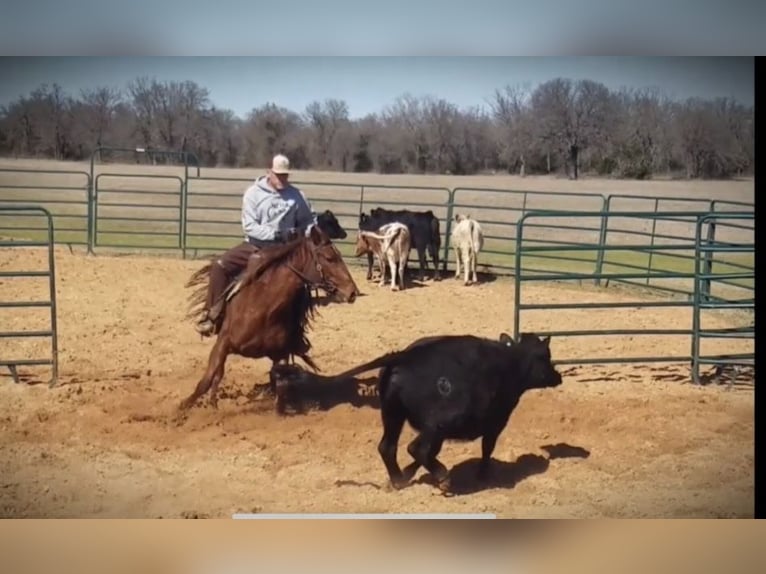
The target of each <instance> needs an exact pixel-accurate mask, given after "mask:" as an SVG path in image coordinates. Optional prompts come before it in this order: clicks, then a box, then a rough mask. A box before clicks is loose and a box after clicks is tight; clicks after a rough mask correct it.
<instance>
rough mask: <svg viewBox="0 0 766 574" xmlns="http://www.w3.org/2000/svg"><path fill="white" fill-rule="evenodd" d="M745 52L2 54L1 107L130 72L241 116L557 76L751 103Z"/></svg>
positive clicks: (120, 80) (368, 106)
mask: <svg viewBox="0 0 766 574" xmlns="http://www.w3.org/2000/svg"><path fill="white" fill-rule="evenodd" d="M753 66H754V63H753V58H751V57H672V58H666V57H576V56H571V57H175V58H174V57H60V58H44V57H41V58H0V105H3V104H7V103H9V102H11V101H13V100H15V99H17V98H18V97H19V96H22V95H27V94H29V92H31V91H32V90H33V89H35V88H37V87H38V86H40V84H42V83H48V84H53V83H58V84H60V85H61V86H62V87H63V88H64V89H65V90H66V91H67V92H69V93H70V94H71V95H78V94H79V90H80V89H83V88H93V87H97V86H103V85H108V86H113V87H119V88H124V86H125V85H126V84H127V83H128V82H129V81H130V80H132V79H134V78H136V77H137V76H148V77H150V78H151V77H154V78H156V79H157V80H160V81H164V80H193V81H195V82H197V83H198V84H200V85H201V86H203V87H206V88H208V90H209V92H210V100H211V102H212V103H213V104H215V105H216V106H217V107H220V108H226V109H230V110H232V111H234V112H235V113H236V114H237V115H239V116H240V117H244V116H245V115H246V114H247V113H248V112H249V111H250V110H252V109H253V108H255V107H258V106H261V105H263V104H265V103H267V102H274V103H276V104H277V105H280V106H283V107H286V108H289V109H292V110H294V111H298V112H302V111H303V110H304V108H305V107H306V105H307V104H308V103H310V102H311V101H313V100H324V99H325V98H338V99H343V100H345V101H346V102H347V104H348V106H349V112H350V115H351V117H353V118H357V117H362V116H364V115H366V114H368V113H373V112H378V111H380V110H381V109H382V108H384V107H385V106H387V105H389V104H391V103H393V101H394V100H395V98H396V97H398V96H400V95H402V94H404V93H410V94H412V95H414V96H424V95H433V96H436V97H441V98H444V99H446V100H448V101H450V102H452V103H454V104H456V105H458V106H460V107H468V106H474V105H483V104H486V102H487V100H488V99H489V98H490V97H491V96H492V94H493V93H494V91H495V89H498V88H502V87H503V86H505V85H521V84H529V85H530V86H532V87H533V86H534V85H536V84H538V83H541V82H544V81H546V80H550V79H552V78H555V77H567V78H571V79H574V80H577V79H580V78H589V79H592V80H596V81H599V82H602V83H604V84H605V85H606V86H607V87H609V88H612V89H619V88H620V87H622V86H630V87H658V88H660V89H661V90H662V91H663V92H664V93H665V94H667V95H668V96H670V97H673V98H686V97H690V96H699V97H703V98H712V97H717V96H726V97H732V98H735V99H737V100H739V101H740V102H742V103H744V104H746V105H752V104H753V101H754V96H753V89H754V71H753Z"/></svg>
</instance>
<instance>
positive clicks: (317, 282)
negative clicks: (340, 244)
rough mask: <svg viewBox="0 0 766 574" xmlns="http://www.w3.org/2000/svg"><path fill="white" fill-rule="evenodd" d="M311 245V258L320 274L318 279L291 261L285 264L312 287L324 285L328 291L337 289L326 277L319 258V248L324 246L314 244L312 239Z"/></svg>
mask: <svg viewBox="0 0 766 574" xmlns="http://www.w3.org/2000/svg"><path fill="white" fill-rule="evenodd" d="M309 246H310V247H309V251H310V253H311V259H312V261H313V262H314V266H315V268H316V271H317V273H318V274H319V279H318V280H314V279H311V278H310V277H308V276H307V275H306V274H305V273H303V272H302V271H300V270H299V269H297V268H296V267H295V266H293V264H292V263H290V262H287V263H285V265H286V266H287V268H288V269H289V270H290V271H292V272H293V273H295V274H296V275H297V276H298V277H300V278H301V280H302V281H303V282H304V283H305V284H306V285H309V286H312V287H322V288H323V289H324V290H326V291H335V288H334V287H333V286H332V285H330V284H329V283H328V282H327V280H326V279H325V276H324V273H323V272H322V264H321V263H320V262H319V260H318V259H317V251H319V249H321V248H322V247H323V246H318V245H314V243H313V242H310V241H309Z"/></svg>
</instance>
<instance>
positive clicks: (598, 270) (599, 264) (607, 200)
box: [593, 195, 612, 287]
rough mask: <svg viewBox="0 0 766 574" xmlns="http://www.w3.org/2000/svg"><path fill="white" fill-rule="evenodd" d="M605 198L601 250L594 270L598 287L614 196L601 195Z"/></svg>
mask: <svg viewBox="0 0 766 574" xmlns="http://www.w3.org/2000/svg"><path fill="white" fill-rule="evenodd" d="M601 197H602V199H603V203H602V204H601V214H602V215H601V229H600V230H599V233H598V245H599V250H598V253H596V269H595V271H594V273H595V275H596V277H595V278H594V280H593V284H594V285H595V286H596V287H599V286H600V285H601V273H602V271H603V269H604V246H605V245H606V230H607V226H608V220H609V205H610V201H611V199H612V196H611V195H610V196H607V197H604V196H603V195H602V196H601Z"/></svg>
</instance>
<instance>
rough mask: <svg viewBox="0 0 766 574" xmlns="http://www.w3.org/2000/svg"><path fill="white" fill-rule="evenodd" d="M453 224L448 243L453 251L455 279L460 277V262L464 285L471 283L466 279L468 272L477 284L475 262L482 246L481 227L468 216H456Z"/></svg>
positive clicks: (482, 235)
mask: <svg viewBox="0 0 766 574" xmlns="http://www.w3.org/2000/svg"><path fill="white" fill-rule="evenodd" d="M455 222H456V225H455V227H453V228H452V233H451V234H450V243H451V244H452V249H454V250H455V261H456V266H455V279H458V278H459V277H460V263H461V260H462V263H463V267H464V269H465V281H464V282H463V283H464V285H470V283H471V282H470V281H469V278H468V274H469V272H470V273H471V275H472V277H473V282H474V283H478V282H479V279H478V277H477V276H476V261H477V257H478V254H479V251H481V249H482V247H483V246H484V234H483V232H482V230H481V225H479V222H478V221H476V220H475V219H471V216H470V215H467V216H462V215H460V214H456V215H455Z"/></svg>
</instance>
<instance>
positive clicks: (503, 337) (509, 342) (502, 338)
mask: <svg viewBox="0 0 766 574" xmlns="http://www.w3.org/2000/svg"><path fill="white" fill-rule="evenodd" d="M500 342H501V343H505V344H506V345H508V346H509V347H511V346H513V339H512V338H511V336H510V335H509V334H508V333H500Z"/></svg>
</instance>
